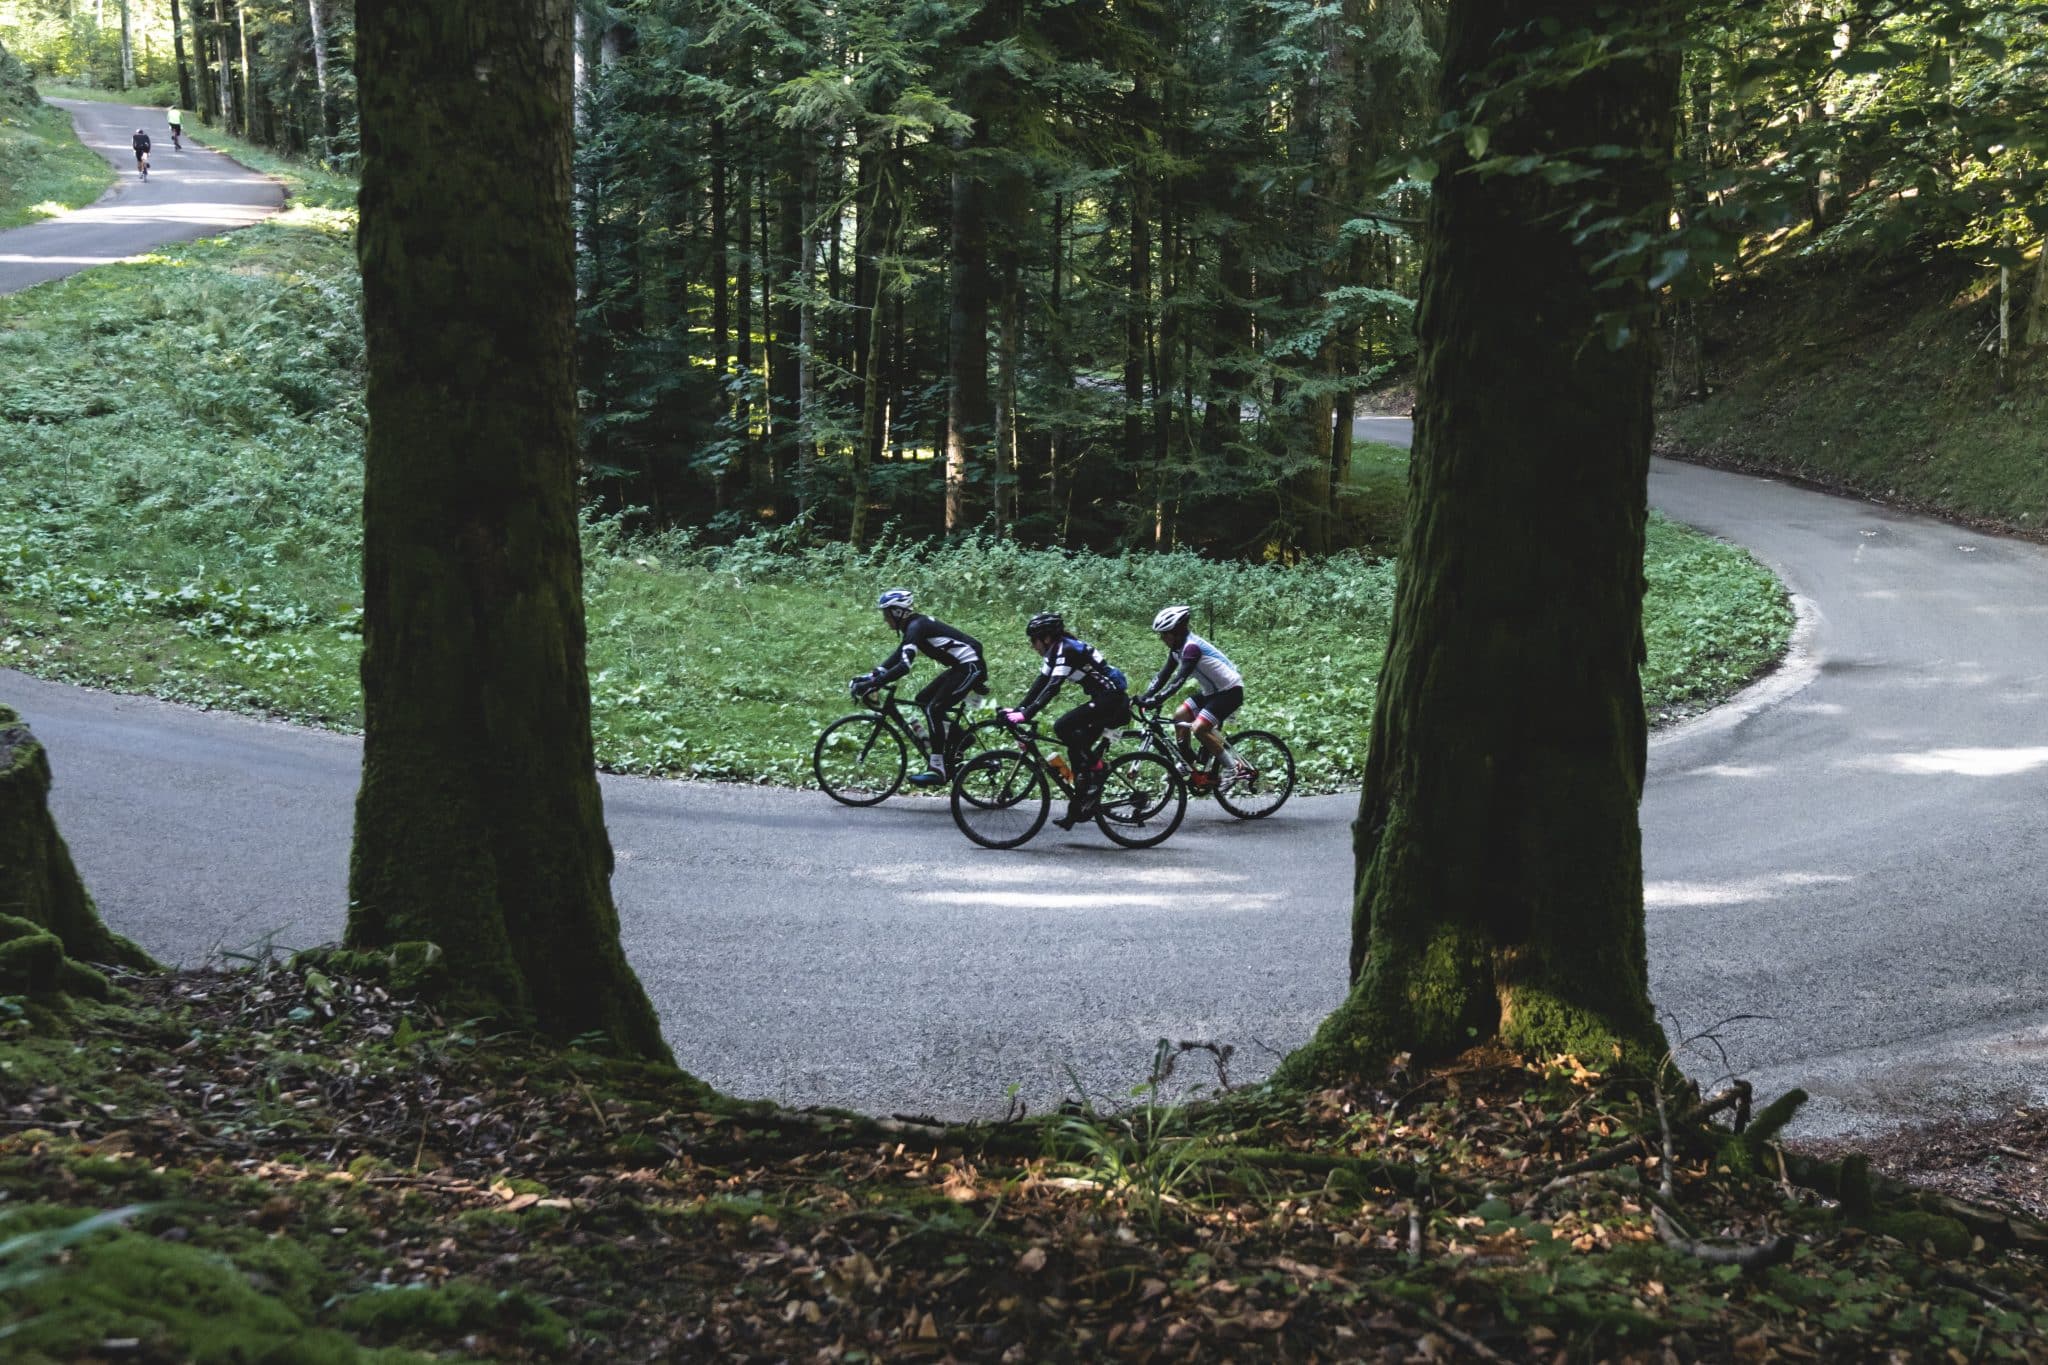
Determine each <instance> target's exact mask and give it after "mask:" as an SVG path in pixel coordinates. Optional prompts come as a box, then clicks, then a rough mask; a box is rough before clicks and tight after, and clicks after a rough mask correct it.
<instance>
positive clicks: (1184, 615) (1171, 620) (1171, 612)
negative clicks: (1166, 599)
mask: <svg viewBox="0 0 2048 1365" xmlns="http://www.w3.org/2000/svg"><path fill="white" fill-rule="evenodd" d="M1192 614H1193V609H1192V608H1189V607H1161V608H1160V609H1159V614H1158V615H1157V616H1155V617H1153V618H1152V629H1153V631H1154V632H1155V633H1156V634H1159V635H1164V634H1166V633H1167V632H1168V631H1171V630H1178V629H1179V628H1180V627H1182V626H1184V625H1186V624H1187V623H1188V617H1189V616H1190V615H1192Z"/></svg>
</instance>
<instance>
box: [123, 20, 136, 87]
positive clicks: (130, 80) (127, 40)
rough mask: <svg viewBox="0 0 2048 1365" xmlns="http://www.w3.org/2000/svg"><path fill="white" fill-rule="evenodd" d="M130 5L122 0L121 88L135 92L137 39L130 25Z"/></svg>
mask: <svg viewBox="0 0 2048 1365" xmlns="http://www.w3.org/2000/svg"><path fill="white" fill-rule="evenodd" d="M129 3H130V0H121V88H122V89H123V90H133V89H134V88H135V37H134V30H133V27H132V26H131V25H130V23H129V16H128V6H129Z"/></svg>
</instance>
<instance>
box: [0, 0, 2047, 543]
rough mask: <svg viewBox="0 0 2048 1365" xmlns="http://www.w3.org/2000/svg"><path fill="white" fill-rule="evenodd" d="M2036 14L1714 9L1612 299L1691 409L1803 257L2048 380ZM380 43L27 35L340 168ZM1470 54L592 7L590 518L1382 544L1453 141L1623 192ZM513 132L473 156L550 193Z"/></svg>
mask: <svg viewBox="0 0 2048 1365" xmlns="http://www.w3.org/2000/svg"><path fill="white" fill-rule="evenodd" d="M2044 11H2048V6H2044V5H2043V4H2042V3H2041V2H2040V0H1983V2H1981V3H1980V2H1978V0H1971V3H1964V4H1956V5H1945V6H1940V7H1929V6H1921V5H1907V4H1899V3H1891V2H1889V0H1877V2H1876V3H1872V2H1871V0H1854V2H1851V0H1792V2H1790V3H1776V4H1768V5H1695V6H1691V7H1688V8H1687V11H1686V13H1685V15H1684V17H1683V22H1684V23H1685V25H1686V29H1685V32H1684V34H1683V42H1684V49H1685V53H1686V57H1685V70H1684V73H1683V76H1682V80H1681V88H1682V92H1683V93H1682V99H1681V109H1680V122H1679V125H1678V127H1677V130H1676V133H1675V139H1674V146H1673V166H1674V175H1675V183H1676V187H1677V188H1676V193H1677V198H1676V210H1675V212H1674V214H1673V217H1672V220H1671V223H1670V225H1669V229H1668V230H1667V231H1657V230H1654V229H1651V228H1645V229H1642V230H1638V231H1637V232H1635V233H1634V234H1633V235H1632V236H1631V237H1630V238H1629V239H1627V241H1625V242H1624V243H1623V244H1622V245H1621V246H1619V247H1617V249H1616V256H1617V259H1616V260H1615V261H1614V262H1613V263H1612V264H1613V267H1614V268H1615V270H1616V271H1617V272H1621V271H1625V270H1630V269H1634V268H1636V267H1637V266H1639V265H1642V264H1644V263H1645V262H1646V261H1647V262H1648V263H1649V264H1650V267H1651V277H1652V279H1653V280H1654V281H1655V282H1656V284H1657V285H1658V286H1659V287H1660V288H1662V289H1663V290H1664V295H1665V301H1664V307H1663V310H1662V319H1661V324H1660V325H1661V326H1662V328H1663V329H1664V331H1665V339H1666V344H1665V346H1664V355H1665V357H1666V361H1667V365H1668V376H1669V381H1670V387H1671V389H1672V391H1673V392H1674V393H1678V394H1683V393H1687V392H1699V391H1703V390H1704V389H1705V387H1706V386H1707V379H1706V356H1707V354H1708V353H1709V351H1710V349H1711V344H1712V343H1711V339H1710V334H1711V331H1712V328H1713V325H1714V322H1713V318H1714V308H1713V303H1714V295H1715V293H1716V292H1717V290H1718V289H1719V288H1720V287H1722V286H1723V285H1724V284H1725V283H1726V281H1727V280H1728V278H1729V277H1730V273H1731V272H1732V271H1737V270H1740V269H1741V268H1744V267H1746V266H1750V265H1754V264H1755V263H1756V262H1757V261H1758V260H1760V259H1763V258H1765V257H1768V256H1770V255H1773V254H1778V255H1783V254H1788V253H1789V254H1802V253H1803V254H1810V255H1818V256H1825V257H1826V258H1828V259H1830V260H1839V259H1845V258H1848V259H1860V258H1871V257H1890V256H1896V255H1898V254H1900V253H1911V252H1919V253H1923V254H1927V253H1934V252H1946V253H1950V254H1954V253H1958V252H1961V253H1968V254H1973V255H1974V256H1975V257H1976V258H1978V259H1980V260H1981V262H1982V264H1983V265H1984V267H1985V268H1986V269H1987V270H1990V271H1994V272H2001V271H2002V272H2003V295H2002V298H2001V303H2000V307H2001V316H2002V317H2003V318H2004V319H2005V320H2004V322H2003V323H2002V325H2001V330H2000V331H1999V334H1998V335H1997V336H1987V337H1986V339H1985V341H1986V344H1987V345H1989V346H1991V347H1993V348H1996V347H1999V346H2004V347H2008V348H2009V347H2012V346H2015V345H2022V344H2026V342H2027V341H2028V340H2029V339H2030V338H2029V337H2028V335H2027V328H2026V325H2025V317H2024V313H2023V312H2015V311H2013V310H2015V309H2024V308H2025V306H2026V299H2027V297H2028V294H2029V291H2031V295H2032V297H2033V298H2034V299H2035V300H2037V301H2038V300H2039V299H2041V298H2043V297H2048V289H2044V288H2043V287H2042V284H2041V282H2040V281H2039V279H2038V273H2037V272H2039V271H2040V270H2041V268H2042V267H2041V266H2040V265H2039V264H2038V261H2039V255H2038V253H2037V252H2034V251H2033V249H2034V248H2035V247H2036V246H2037V245H2038V243H2039V241H2040V239H2041V236H2042V233H2043V230H2044V228H2048V194H2044V181H2048V146H2044V143H2048V133H2044V131H2043V129H2044V128H2048V118H2044V117H2043V115H2042V100H2043V94H2044V90H2048V36H2044V35H2048V27H2044V25H2043V23H2042V18H2043V15H2044ZM354 22H355V18H354V6H353V4H352V3H350V0H287V2H282V3H280V2H279V0H183V2H182V4H181V3H180V0H125V3H118V4H117V3H113V2H112V0H101V2H100V3H93V4H88V3H84V2H83V0H18V2H17V3H13V4H10V5H0V40H4V41H5V42H6V43H7V44H8V45H9V46H10V47H11V48H13V49H14V50H15V51H16V52H18V53H19V54H21V55H22V56H23V57H24V59H25V60H27V61H28V62H29V64H30V65H31V66H32V67H33V68H34V69H36V70H37V71H38V72H39V73H41V74H44V75H47V76H54V77H58V78H63V79H72V80H80V81H88V82H92V83H97V84H101V85H106V86H117V87H118V86H121V85H124V84H133V85H149V86H151V87H152V88H153V90H154V92H155V95H156V97H162V98H175V99H176V100H177V101H178V102H180V103H182V104H187V105H191V106H193V107H196V108H198V109H199V110H200V111H201V112H202V114H203V116H204V117H205V119H206V121H207V122H209V123H211V124H215V125H224V126H225V127H226V128H228V129H229V130H231V131H233V132H236V133H239V134H242V135H244V136H247V137H249V138H251V139H253V140H257V141H262V142H267V143H271V144H274V145H277V146H279V147H282V148H285V149H287V150H295V151H304V152H309V153H312V154H314V155H317V156H320V157H323V158H325V159H328V160H330V161H332V162H335V163H337V164H340V165H343V166H347V165H349V164H352V160H353V157H354V155H355V146H356V133H355V126H356V119H357V110H356V105H355V95H354V82H353V76H352V69H353V63H354V56H353V47H354ZM1442 27H1443V6H1442V4H1441V3H1440V2H1439V0H1264V2H1263V3H1256V4H1241V5H1240V4H1224V3H1220V2H1219V0H1153V2H1152V3H1146V4H1140V5H1131V6H1113V5H1109V4H1106V3H1100V2H1099V0H1086V2H1084V3H1052V2H1051V0H993V2H992V3H987V4H943V3H930V2H929V0H916V2H914V3H906V2H905V0H858V2H857V3H853V4H847V5H840V6H822V5H816V4H811V3H796V2H795V0H778V2H777V3H774V4H769V5H752V4H741V3H737V2H736V0H634V2H632V3H622V4H614V5H584V6H582V7H581V9H580V12H579V22H578V35H579V46H580V52H579V58H580V60H579V63H578V89H579V92H580V100H579V111H578V118H579V124H580V133H579V139H578V144H579V145H578V151H577V191H578V197H577V223H578V236H579V243H580V252H579V257H580V265H581V272H582V275H581V283H580V313H579V348H578V352H579V366H580V374H581V385H582V389H583V394H584V413H585V460H586V474H587V478H588V483H589V487H590V489H591V491H592V492H593V493H594V494H595V495H596V496H598V497H599V498H601V499H602V500H604V501H605V502H606V503H608V504H609V505H610V506H611V507H613V508H614V509H626V510H628V511H629V513H630V515H631V516H632V517H633V518H635V519H640V520H645V521H646V522H648V523H650V524H654V525H662V526H672V525H691V526H697V527H702V528H704V529H705V530H706V531H707V533H709V534H712V535H723V534H732V533H737V532H738V531H741V530H744V529H747V528H749V527H753V526H757V525H760V524H762V523H764V522H765V523H770V524H784V523H788V522H790V521H791V520H793V519H802V521H803V524H804V526H805V527H806V528H807V533H808V534H809V535H811V536H814V537H822V538H828V539H829V538H845V539H849V540H851V541H853V542H855V543H864V542H869V541H872V540H873V539H874V538H875V537H877V536H878V535H880V534H882V533H883V532H884V530H885V528H888V527H892V526H893V527H895V528H897V529H898V530H900V531H902V532H904V533H907V534H912V535H925V534H930V533H934V532H960V531H967V530H973V529H977V528H981V529H991V530H993V531H995V532H997V533H999V534H1002V535H1007V536H1014V537H1016V538H1018V539H1021V540H1023V541H1026V542H1028V543H1036V544H1068V545H1095V546H1099V547H1105V548H1113V547H1116V546H1121V545H1133V546H1136V545H1147V546H1160V547H1164V546H1170V545H1181V544H1185V545H1190V546H1193V547H1196V548H1199V549H1202V550H1205V551H1207V552H1211V553H1216V554H1220V555H1225V556H1243V557H1252V558H1261V557H1264V558H1271V557H1274V556H1283V557H1292V556H1293V555H1295V554H1297V553H1302V552H1308V553H1315V552H1321V551H1327V550H1332V549H1337V548H1342V547H1344V546H1346V545H1348V544H1352V543H1356V542H1357V540H1358V538H1359V535H1360V534H1361V533H1360V532H1359V531H1358V530H1357V529H1356V528H1357V525H1358V518H1356V517H1355V516H1352V515H1350V514H1349V513H1350V511H1351V508H1350V505H1349V500H1350V498H1351V497H1352V496H1353V494H1354V491H1355V487H1354V483H1353V479H1352V468H1351V465H1352V460H1351V454H1352V452H1351V447H1352V429H1353V423H1352V421H1351V418H1352V417H1353V416H1354V415H1355V414H1357V413H1358V412H1359V411H1361V405H1362V404H1363V403H1364V402H1365V401H1366V398H1367V396H1368V395H1369V394H1370V393H1371V392H1372V390H1373V389H1374V388H1375V386H1376V385H1378V384H1379V383H1381V381H1383V380H1384V379H1386V378H1387V377H1388V376H1390V375H1394V376H1398V375H1399V374H1401V373H1402V372H1403V367H1404V366H1406V365H1407V364H1408V363H1409V362H1410V358H1411V355H1412V351H1413V340H1412V335H1413V298H1414V295H1415V293H1416V288H1417V281H1418V278H1419V264H1420V258H1421V246H1422V243H1421V241H1420V238H1421V236H1422V228H1421V224H1422V220H1423V217H1424V206H1425V205H1426V203H1427V199H1428V195H1429V185H1430V180H1431V178H1432V176H1433V175H1434V173H1435V171H1436V168H1437V166H1438V164H1439V163H1440V162H1442V161H1443V159H1444V152H1445V149H1446V147H1447V145H1448V144H1449V143H1450V142H1453V141H1455V142H1457V143H1459V144H1460V145H1461V148H1462V149H1463V150H1465V151H1468V152H1469V153H1470V154H1471V155H1470V168H1471V171H1472V173H1475V174H1481V175H1510V176H1513V175H1538V176H1543V177H1547V178H1549V179H1551V180H1553V181H1557V182H1570V181H1573V180H1575V179H1579V178H1584V177H1590V176H1592V175H1594V174H1596V173H1597V171H1598V169H1599V167H1600V164H1601V161H1602V158H1603V156H1607V155H1610V154H1611V153H1612V149H1611V148H1602V147H1599V146H1591V147H1583V148H1555V149H1550V150H1549V151H1547V152H1546V153H1545V154H1543V155H1541V156H1523V157H1514V158H1511V157H1504V156H1498V155H1496V156H1490V157H1489V156H1488V155H1487V151H1486V144H1487V139H1488V137H1489V118H1488V113H1487V111H1486V109H1485V108H1484V106H1483V102H1475V103H1474V104H1473V105H1471V106H1468V107H1464V108H1451V109H1437V108H1435V107H1433V106H1434V103H1435V101H1436V95H1435V86H1434V82H1435V73H1436V67H1437V62H1438V51H1439V47H1440V44H1441V41H1442ZM124 35H126V36H125V37H124ZM1613 41H1620V42H1627V41H1630V40H1629V39H1626V38H1623V39H1616V40H1613ZM1636 41H1647V39H1642V38H1640V37H1639V38H1638V39H1636ZM124 54H126V55H125V56H124ZM1555 55H1556V57H1557V58H1558V59H1559V60H1561V61H1566V62H1573V61H1577V62H1588V63H1592V62H1598V61H1601V60H1605V59H1606V57H1607V56H1609V55H1612V54H1603V53H1602V52H1594V51H1587V52H1559V53H1557V54H1555ZM498 136H499V135H498V134H495V133H494V132H493V131H492V130H489V129H478V130H475V131H474V133H473V136H472V145H473V146H474V147H475V149H476V151H477V154H479V155H490V154H495V153H497V152H500V151H502V152H504V153H506V154H510V155H515V156H516V155H517V154H518V149H517V148H500V147H498V146H497V145H496V140H497V138H498ZM1584 226H1585V230H1587V231H1592V230H1595V229H1596V228H1598V227H1599V226H1600V225H1599V224H1597V223H1592V222H1589V223H1587V224H1585V225H1584ZM2030 253H2031V254H2030ZM2039 312H2040V310H2039V307H2038V304H2037V306H2036V308H2035V313H2036V316H2037V317H2038V316H2039ZM2042 330H2043V329H2042V328H2040V327H2038V326H2037V327H2036V328H2035V329H2034V331H2035V334H2034V335H2033V337H2032V338H2031V340H2033V341H2034V342H2039V341H2040V340H2041V339H2042V338H2041V335H2040V333H2041V331H2042ZM1604 340H1605V342H1606V343H1609V344H1611V343H1612V342H1613V340H1614V338H1613V337H1611V336H1610V337H1608V338H1605V339H1604ZM1379 548H1385V547H1379Z"/></svg>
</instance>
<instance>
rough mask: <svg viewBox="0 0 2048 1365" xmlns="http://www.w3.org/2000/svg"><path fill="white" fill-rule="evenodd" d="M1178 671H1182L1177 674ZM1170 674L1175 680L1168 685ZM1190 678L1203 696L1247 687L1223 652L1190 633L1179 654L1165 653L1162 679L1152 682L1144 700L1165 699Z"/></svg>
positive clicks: (1161, 670)
mask: <svg viewBox="0 0 2048 1365" xmlns="http://www.w3.org/2000/svg"><path fill="white" fill-rule="evenodd" d="M1175 669H1178V670H1180V671H1179V672H1177V673H1176V672H1174V670H1175ZM1169 674H1171V675H1172V677H1173V681H1171V682H1168V681H1167V676H1168V675H1169ZM1189 678H1193V679H1194V680H1195V681H1196V682H1197V683H1198V684H1200V686H1201V689H1202V691H1203V692H1205V693H1208V694H1211V695H1214V694H1215V693H1218V692H1227V691H1229V690H1230V689H1231V688H1233V687H1243V686H1244V674H1242V673H1240V672H1238V671H1237V666H1236V665H1235V664H1233V663H1231V662H1230V660H1229V659H1227V658H1225V657H1224V656H1223V651H1222V650H1220V649H1218V648H1216V646H1214V645H1212V644H1210V643H1209V642H1208V641H1207V640H1204V639H1203V638H1202V637H1201V636H1199V635H1197V634H1195V633H1194V632H1193V631H1189V632H1188V638H1187V642H1186V643H1185V644H1183V645H1181V647H1180V648H1179V649H1178V650H1171V649H1170V650H1168V651H1167V652H1166V663H1165V664H1164V665H1162V666H1161V667H1160V670H1159V676H1158V677H1156V678H1154V679H1153V680H1152V686H1150V687H1148V688H1146V689H1145V700H1147V701H1150V700H1152V699H1153V698H1154V697H1163V696H1165V695H1166V694H1167V693H1169V692H1172V691H1174V690H1176V689H1177V688H1179V686H1180V685H1181V684H1182V683H1184V682H1186V681H1187V680H1188V679H1189Z"/></svg>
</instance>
